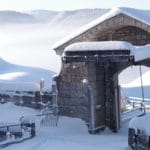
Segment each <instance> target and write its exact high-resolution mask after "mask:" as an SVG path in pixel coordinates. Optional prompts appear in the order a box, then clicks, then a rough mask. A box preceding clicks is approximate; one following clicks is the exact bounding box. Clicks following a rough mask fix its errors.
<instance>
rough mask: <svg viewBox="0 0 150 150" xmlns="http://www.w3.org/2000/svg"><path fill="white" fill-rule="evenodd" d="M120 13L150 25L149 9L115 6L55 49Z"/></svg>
mask: <svg viewBox="0 0 150 150" xmlns="http://www.w3.org/2000/svg"><path fill="white" fill-rule="evenodd" d="M119 14H124V15H127V16H130V17H131V18H133V19H136V20H138V21H140V22H142V23H144V24H146V25H148V26H149V25H150V11H148V10H139V9H133V8H125V7H120V8H113V9H112V10H110V11H109V12H108V13H106V14H104V15H103V16H101V17H99V18H97V19H96V20H94V21H92V22H91V23H89V24H88V25H86V26H84V27H83V28H81V29H80V30H79V31H78V32H75V33H73V34H71V35H69V36H67V37H66V38H64V39H63V40H61V41H58V42H57V43H55V45H54V46H53V49H54V50H57V49H59V48H60V47H61V46H63V45H64V44H65V43H67V42H69V41H71V40H72V39H74V38H76V37H78V36H79V35H81V34H83V33H85V32H87V31H88V30H90V29H91V28H94V27H95V26H97V25H98V24H100V23H102V22H104V21H105V20H108V19H111V18H112V17H114V16H117V15H119Z"/></svg>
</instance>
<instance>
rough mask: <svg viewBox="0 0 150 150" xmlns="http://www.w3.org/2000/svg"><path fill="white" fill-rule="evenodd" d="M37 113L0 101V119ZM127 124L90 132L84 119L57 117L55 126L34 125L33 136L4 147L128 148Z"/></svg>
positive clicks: (38, 149)
mask: <svg viewBox="0 0 150 150" xmlns="http://www.w3.org/2000/svg"><path fill="white" fill-rule="evenodd" d="M37 113H40V112H37V111H35V110H33V109H30V108H25V107H18V106H15V105H13V104H12V103H7V104H0V118H1V121H5V120H9V121H10V122H18V118H20V116H22V115H29V114H32V115H33V114H37ZM10 114H11V115H10ZM127 127H128V122H126V123H124V124H123V125H122V127H121V129H120V131H119V133H117V134H115V133H112V132H111V131H109V130H108V129H106V130H105V131H104V132H102V133H101V134H97V135H90V134H89V133H88V130H87V127H86V125H85V123H84V121H82V120H80V119H76V118H68V117H61V118H60V120H59V123H58V127H49V128H38V129H37V135H36V137H35V138H33V139H31V140H28V141H24V142H23V143H19V144H14V145H10V146H9V147H6V148H5V150H48V149H53V150H63V149H66V150H70V149H71V150H84V149H85V150H99V149H103V150H130V148H129V147H128V143H127Z"/></svg>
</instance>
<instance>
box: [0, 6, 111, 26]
mask: <svg viewBox="0 0 150 150" xmlns="http://www.w3.org/2000/svg"><path fill="white" fill-rule="evenodd" d="M108 11H109V9H81V10H73V11H51V10H32V11H26V12H17V11H9V10H8V11H0V23H1V24H4V23H50V24H51V25H64V24H71V25H74V24H75V25H78V24H79V25H80V24H85V23H88V22H90V21H92V20H94V19H96V18H98V17H100V16H101V15H103V14H104V13H106V12H108ZM79 22H80V23H79Z"/></svg>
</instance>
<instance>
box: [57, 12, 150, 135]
mask: <svg viewBox="0 0 150 150" xmlns="http://www.w3.org/2000/svg"><path fill="white" fill-rule="evenodd" d="M139 13H140V11H139ZM133 16H134V15H131V16H130V15H129V14H128V13H124V11H123V12H122V11H121V10H120V12H119V13H114V15H110V17H106V19H100V21H99V22H98V21H97V23H96V24H95V23H93V26H90V27H89V28H86V29H85V30H84V31H80V32H79V34H76V35H75V36H73V37H71V38H70V39H68V40H66V41H64V42H63V43H61V44H59V45H57V46H56V47H55V48H54V49H55V50H56V52H57V54H59V55H61V54H62V53H63V52H64V49H65V48H66V47H67V46H68V45H70V44H72V43H76V42H85V41H127V42H130V43H132V44H133V45H140V46H141V45H146V44H149V43H150V25H149V23H147V22H146V21H143V20H142V19H141V20H140V19H137V18H136V16H134V17H133ZM100 49H101V48H100ZM138 64H142V65H146V66H150V59H145V60H142V61H139V62H135V61H134V56H133V55H132V54H131V53H130V49H118V50H117V51H116V50H113V48H111V49H108V50H102V49H101V50H100V51H97V50H95V51H94V50H92V51H89V50H88V51H82V50H81V51H65V52H64V55H63V57H62V68H61V72H60V74H59V75H58V76H57V77H55V81H56V83H57V89H58V95H57V98H58V105H59V106H60V113H61V114H62V115H67V116H72V117H79V118H82V119H84V120H85V121H86V122H87V125H88V127H89V131H90V132H91V133H95V132H97V131H99V130H102V129H104V127H105V126H108V127H109V128H110V129H111V130H112V131H114V132H117V131H118V129H119V128H120V91H119V85H118V75H119V73H120V72H121V71H122V70H123V69H125V68H127V67H128V66H130V65H138Z"/></svg>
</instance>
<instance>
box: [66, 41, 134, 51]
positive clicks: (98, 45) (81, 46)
mask: <svg viewBox="0 0 150 150" xmlns="http://www.w3.org/2000/svg"><path fill="white" fill-rule="evenodd" d="M133 48H134V47H133V45H132V44H130V43H129V42H124V41H100V42H78V43H74V44H71V45H69V46H68V47H66V48H65V50H64V51H65V52H66V51H69V52H75V51H95V50H98V51H99V50H132V49H133Z"/></svg>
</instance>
